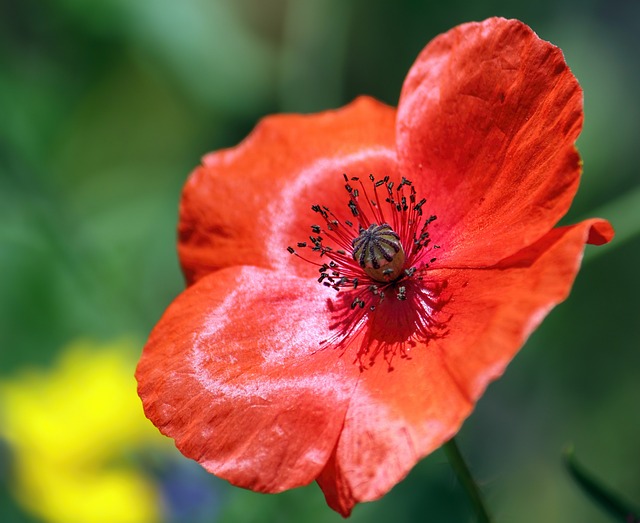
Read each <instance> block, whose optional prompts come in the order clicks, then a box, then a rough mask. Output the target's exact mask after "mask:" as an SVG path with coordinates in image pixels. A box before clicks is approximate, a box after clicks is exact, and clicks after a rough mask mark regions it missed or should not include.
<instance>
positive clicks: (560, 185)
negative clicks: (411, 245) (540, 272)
mask: <svg viewBox="0 0 640 523" xmlns="http://www.w3.org/2000/svg"><path fill="white" fill-rule="evenodd" d="M582 118H583V114H582V91H581V89H580V86H579V85H578V82H577V81H576V79H575V77H574V76H573V74H572V73H571V71H570V70H569V68H568V67H567V65H566V63H565V61H564V58H563V56H562V52H561V51H560V49H558V48H557V47H555V46H553V45H552V44H550V43H548V42H545V41H543V40H541V39H540V38H538V36H537V35H536V34H535V33H534V32H533V31H532V30H531V29H530V28H529V27H527V26H526V25H525V24H523V23H522V22H519V21H517V20H505V19H502V18H490V19H488V20H485V21H484V22H481V23H468V24H463V25H461V26H458V27H456V28H454V29H452V30H451V31H449V32H447V33H444V34H442V35H440V36H438V37H437V38H435V39H434V40H433V41H432V42H431V43H430V44H429V45H427V47H426V48H425V49H424V50H423V51H422V53H421V54H420V55H419V57H418V59H417V60H416V62H415V63H414V65H413V67H412V68H411V70H410V71H409V74H408V75H407V78H406V80H405V83H404V86H403V88H402V94H401V97H400V103H399V107H398V120H397V137H398V156H399V161H400V163H401V167H402V169H403V172H404V173H405V176H407V177H410V178H411V179H412V180H413V181H414V183H415V184H416V186H417V187H418V188H419V192H421V193H422V196H423V197H426V198H427V202H428V203H427V206H426V208H428V209H429V212H430V213H431V214H435V215H437V216H438V220H436V222H434V223H433V225H432V226H431V227H430V229H429V231H430V233H431V237H432V238H433V241H434V242H435V243H436V244H438V245H440V246H441V247H442V250H441V251H440V253H439V258H438V262H437V264H436V265H435V266H441V267H444V266H449V267H451V266H454V265H455V266H471V267H480V266H487V265H492V264H494V263H496V262H498V261H499V260H501V259H503V258H505V257H507V256H509V255H511V254H513V253H515V252H518V251H519V250H520V249H522V248H523V247H525V246H526V245H530V244H531V243H533V242H534V241H536V240H537V239H539V238H541V237H542V236H543V235H544V234H546V232H547V231H549V230H550V229H551V228H552V227H553V226H554V225H555V224H556V223H557V222H558V220H559V219H560V218H561V217H562V216H564V214H565V213H566V211H567V209H568V208H569V206H570V204H571V201H572V199H573V196H574V194H575V192H576V190H577V187H578V181H579V177H580V157H579V155H578V153H577V151H576V149H575V147H574V143H575V141H576V138H577V137H578V135H579V133H580V130H581V127H582Z"/></svg>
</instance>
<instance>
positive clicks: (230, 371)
mask: <svg viewBox="0 0 640 523" xmlns="http://www.w3.org/2000/svg"><path fill="white" fill-rule="evenodd" d="M333 295H335V291H333V290H330V289H327V288H326V287H323V286H321V285H318V284H317V282H315V280H311V281H309V280H308V279H300V278H296V277H294V276H288V275H285V274H281V273H280V274H278V273H274V272H273V271H270V270H266V269H260V268H255V267H246V266H245V267H235V268H228V269H222V270H220V271H218V272H216V274H213V275H210V276H209V277H205V278H203V279H201V280H199V281H198V282H197V283H196V284H194V285H193V286H191V287H189V288H188V289H187V290H186V291H184V292H183V293H182V294H181V295H180V296H179V297H178V298H177V299H176V300H175V301H174V302H173V303H172V304H171V306H170V307H169V308H168V309H167V311H166V312H165V314H164V316H163V317H162V319H161V320H160V322H159V323H158V325H157V326H156V327H155V329H154V330H153V332H152V333H151V335H150V338H149V341H148V342H147V345H146V346H145V349H144V352H143V354H142V357H141V360H140V363H139V365H138V368H137V371H136V378H137V380H138V393H139V395H140V397H141V398H142V402H143V405H144V409H145V413H146V415H147V417H148V418H149V419H150V420H151V421H152V422H153V423H154V424H155V425H156V426H157V427H158V428H159V429H160V431H161V432H162V433H163V434H165V435H167V436H170V437H171V438H173V439H174V440H175V442H176V446H177V447H178V449H179V450H180V451H181V452H182V453H183V454H184V455H185V456H187V457H190V458H192V459H194V460H196V461H198V462H199V463H200V464H201V465H202V466H203V467H204V468H205V469H207V470H208V471H209V472H211V473H213V474H215V475H217V476H220V477H222V478H224V479H227V480H228V481H230V482H231V483H233V484H234V485H237V486H241V487H245V488H250V489H252V490H255V491H259V492H279V491H282V490H285V489H289V488H293V487H298V486H301V485H305V484H307V483H309V482H311V481H313V480H314V479H315V478H316V477H317V476H318V474H319V473H320V471H321V470H322V468H323V467H324V466H325V463H326V461H327V460H328V458H329V456H330V454H331V452H332V450H333V448H334V447H335V444H336V441H337V438H338V435H339V432H340V429H341V428H342V423H343V420H344V415H345V412H346V409H347V404H348V401H349V397H350V395H351V392H352V390H353V388H354V386H355V384H356V383H357V376H358V372H359V371H358V369H357V368H356V366H354V365H351V364H349V363H347V362H345V361H344V359H342V358H340V357H339V353H337V352H336V351H333V350H330V349H326V350H320V349H319V347H320V341H321V340H322V339H323V337H325V336H326V335H327V332H328V331H329V322H330V319H329V318H328V317H327V315H326V314H324V313H323V312H324V311H325V309H326V300H327V299H328V298H329V297H331V296H333Z"/></svg>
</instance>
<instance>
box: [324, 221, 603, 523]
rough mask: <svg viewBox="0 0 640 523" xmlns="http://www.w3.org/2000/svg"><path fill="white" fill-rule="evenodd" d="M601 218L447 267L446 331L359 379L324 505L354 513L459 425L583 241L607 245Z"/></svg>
mask: <svg viewBox="0 0 640 523" xmlns="http://www.w3.org/2000/svg"><path fill="white" fill-rule="evenodd" d="M612 234H613V231H612V229H611V226H610V225H609V224H608V222H606V221H604V220H597V219H594V220H587V221H584V222H582V223H580V224H577V225H574V226H570V227H562V228H558V229H554V230H552V231H551V232H549V233H548V234H547V235H546V236H545V237H543V238H542V239H540V240H539V241H538V242H537V243H535V244H534V245H532V246H530V247H528V248H526V249H524V250H522V251H521V252H519V253H517V254H516V255H514V256H512V257H510V258H509V259H506V260H503V261H502V262H500V263H499V264H497V265H495V266H494V267H489V268H486V269H465V270H459V269H458V270H454V269H441V270H435V271H432V272H433V274H432V275H431V277H433V278H435V279H438V280H440V281H446V282H447V284H448V285H447V289H448V292H450V293H451V298H450V301H449V303H448V304H447V306H446V307H445V310H446V312H447V313H448V314H449V315H450V319H449V321H448V323H447V333H446V334H445V335H444V336H442V337H440V338H438V337H436V338H435V339H432V340H430V341H428V342H427V343H426V344H423V345H419V346H417V347H414V348H412V349H411V353H410V359H403V360H398V361H394V367H393V370H390V368H389V367H387V366H385V365H384V362H382V364H381V365H377V364H376V365H374V366H373V367H372V368H370V369H367V370H366V371H364V372H363V373H362V376H361V377H360V380H359V382H358V386H357V388H356V390H355V392H354V395H353V398H352V399H351V403H350V405H349V409H348V412H347V415H346V418H345V423H344V428H343V430H342V432H341V434H340V439H339V441H338V445H337V447H336V449H335V451H334V453H333V454H332V457H331V459H330V460H329V462H328V463H327V466H326V467H325V469H324V470H323V472H322V474H321V475H320V477H319V478H318V483H319V485H320V487H321V488H322V490H323V491H324V493H325V497H326V498H327V503H328V504H329V505H330V506H331V507H332V508H334V510H337V511H338V512H340V513H342V514H343V515H345V516H346V515H348V514H349V513H350V511H351V509H352V508H353V506H354V505H355V504H356V503H359V502H363V501H371V500H374V499H377V498H379V497H381V496H382V495H384V494H385V493H386V492H388V491H389V490H390V489H391V488H392V487H393V486H394V485H395V484H396V483H397V482H398V481H400V480H401V479H402V478H403V477H404V476H405V475H406V474H407V473H408V471H409V470H410V469H411V468H412V467H413V466H414V465H415V463H416V462H417V461H418V460H419V459H421V458H422V457H423V456H425V455H427V454H429V453H430V452H432V451H433V450H435V449H436V448H438V447H439V446H441V445H442V444H443V443H445V442H446V441H447V440H448V439H450V438H451V437H452V436H453V435H454V434H455V433H456V432H457V431H458V430H459V428H460V426H461V424H462V422H463V421H464V419H465V418H466V417H467V416H468V415H469V413H470V412H471V410H472V408H473V405H474V404H475V402H476V401H477V399H478V398H479V397H480V395H481V394H482V393H483V391H484V390H485V388H486V387H487V385H488V384H489V382H490V381H492V380H494V379H496V378H497V377H499V376H500V375H501V374H502V373H503V372H504V369H505V367H506V365H507V364H508V362H509V361H510V360H511V359H512V358H513V356H514V355H515V353H516V352H517V351H518V350H519V349H520V347H521V346H522V344H523V343H524V342H525V340H526V339H527V337H528V336H529V334H530V333H531V332H532V331H533V329H535V327H537V325H538V324H539V323H540V322H541V321H542V319H543V318H544V316H545V315H546V314H547V313H548V312H549V311H550V310H551V308H552V307H553V306H554V305H557V304H558V303H560V302H561V301H563V300H564V299H565V298H566V297H567V295H568V293H569V290H570V288H571V285H572V283H573V280H574V278H575V275H576V273H577V271H578V269H579V266H580V261H581V259H582V253H583V250H584V245H585V243H586V242H587V241H588V240H590V239H592V240H593V239H595V240H596V241H600V240H607V241H608V240H609V239H611V237H612Z"/></svg>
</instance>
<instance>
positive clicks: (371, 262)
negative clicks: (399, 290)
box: [353, 223, 406, 282]
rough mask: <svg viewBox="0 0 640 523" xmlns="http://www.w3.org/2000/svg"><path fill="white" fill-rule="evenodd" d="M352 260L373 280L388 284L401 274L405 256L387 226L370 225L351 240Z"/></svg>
mask: <svg viewBox="0 0 640 523" xmlns="http://www.w3.org/2000/svg"><path fill="white" fill-rule="evenodd" d="M353 259H354V260H355V261H356V262H357V263H358V264H359V265H360V267H362V269H363V270H364V272H365V273H366V274H367V275H368V276H369V277H371V278H372V279H373V280H375V281H379V282H390V281H394V280H395V279H396V278H398V276H400V275H401V274H402V273H403V270H404V264H405V260H406V256H405V253H404V249H403V248H402V244H401V243H400V237H399V236H398V235H397V234H396V233H395V231H394V230H393V229H392V228H391V226H390V225H389V224H387V223H383V224H381V225H378V224H376V223H372V224H371V225H369V227H368V228H367V229H364V228H363V229H361V230H360V234H359V235H358V237H357V238H355V239H354V240H353Z"/></svg>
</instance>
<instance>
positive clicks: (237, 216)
mask: <svg viewBox="0 0 640 523" xmlns="http://www.w3.org/2000/svg"><path fill="white" fill-rule="evenodd" d="M389 157H391V164H393V165H394V166H395V109H394V108H392V107H389V106H387V105H384V104H382V103H380V102H377V101H375V100H373V99H372V98H367V97H361V98H358V99H356V100H355V101H354V102H353V103H351V104H349V105H347V106H346V107H343V108H342V109H339V110H335V111H326V112H323V113H318V114H312V115H300V114H288V115H276V116H270V117H268V118H265V119H263V120H262V121H261V122H260V123H259V124H258V125H257V126H256V128H255V129H254V130H253V132H252V133H251V134H250V135H249V136H248V137H247V138H246V139H245V140H244V141H243V142H242V143H241V144H239V145H238V146H237V147H234V148H232V149H227V150H223V151H219V152H215V153H211V154H209V155H207V156H205V157H204V159H203V162H202V165H201V166H200V167H198V168H197V169H196V170H195V171H194V172H193V173H192V174H191V176H190V178H189V180H188V182H187V184H186V185H185V187H184V190H183V193H182V201H181V205H180V223H179V228H178V230H179V242H178V252H179V255H180V261H181V264H182V268H183V271H184V273H185V275H186V278H187V282H188V283H193V282H195V281H196V280H198V279H199V278H201V277H202V276H205V275H207V274H209V273H211V272H212V271H214V270H217V269H220V268H223V267H230V266H233V265H248V264H250V265H256V266H260V267H268V268H274V267H276V266H278V265H279V264H280V263H281V262H282V257H286V256H287V253H286V247H287V245H292V244H295V242H297V241H301V240H303V239H304V238H306V237H307V236H308V234H309V226H310V225H311V224H312V223H314V221H313V220H317V217H314V215H313V213H312V212H311V211H310V206H311V205H312V204H315V203H321V204H323V205H329V206H331V205H333V203H334V202H336V200H339V202H340V205H342V206H346V202H347V197H346V192H345V191H344V180H343V178H342V174H343V173H344V172H349V175H351V172H350V171H352V170H355V171H363V172H365V173H367V174H368V173H369V172H375V170H387V167H386V166H387V164H389V160H388V158H389ZM380 158H381V160H380ZM381 161H382V165H380V162H381ZM354 163H357V164H360V165H361V168H356V167H354V166H353V165H352V164H354ZM350 166H351V167H350ZM365 166H366V167H367V169H373V170H374V171H372V170H366V171H365ZM394 168H395V167H394ZM307 193H308V194H310V195H311V196H312V197H306V198H300V197H299V196H300V195H301V194H305V195H306V194H307ZM316 199H317V200H319V201H315V200H316ZM290 216H294V217H295V220H290V221H289V222H286V223H283V221H286V218H287V217H290ZM265 253H269V256H265ZM285 263H288V260H285ZM298 267H302V268H301V270H302V271H304V270H308V266H306V265H305V264H302V265H299V266H298Z"/></svg>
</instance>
